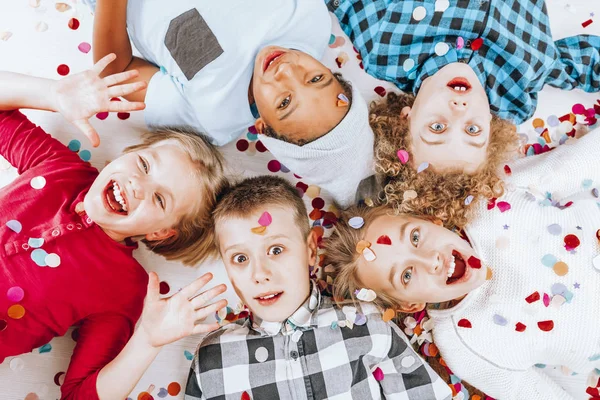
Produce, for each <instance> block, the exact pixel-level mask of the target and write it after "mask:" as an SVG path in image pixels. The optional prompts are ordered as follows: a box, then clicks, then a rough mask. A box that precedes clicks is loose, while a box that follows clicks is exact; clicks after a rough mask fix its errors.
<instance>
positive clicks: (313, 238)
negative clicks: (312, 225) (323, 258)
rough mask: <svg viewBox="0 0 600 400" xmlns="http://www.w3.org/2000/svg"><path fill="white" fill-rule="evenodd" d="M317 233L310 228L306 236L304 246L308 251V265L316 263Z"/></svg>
mask: <svg viewBox="0 0 600 400" xmlns="http://www.w3.org/2000/svg"><path fill="white" fill-rule="evenodd" d="M317 240H318V238H317V233H316V232H315V230H314V229H311V230H310V232H309V234H308V238H306V248H307V251H308V265H310V266H314V265H315V264H316V263H317Z"/></svg>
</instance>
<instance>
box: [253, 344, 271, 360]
mask: <svg viewBox="0 0 600 400" xmlns="http://www.w3.org/2000/svg"><path fill="white" fill-rule="evenodd" d="M254 358H256V361H258V362H259V363H263V362H265V361H267V359H268V358H269V350H267V349H266V347H263V346H261V347H259V348H258V349H256V351H255V352H254Z"/></svg>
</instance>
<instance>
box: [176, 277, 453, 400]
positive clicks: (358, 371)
mask: <svg viewBox="0 0 600 400" xmlns="http://www.w3.org/2000/svg"><path fill="white" fill-rule="evenodd" d="M378 369H379V370H380V371H377V370H378ZM374 371H376V372H375V373H374ZM380 372H381V374H380ZM381 377H383V379H381V380H378V379H376V378H381ZM244 393H246V394H244ZM382 398H385V399H398V400H408V399H418V400H435V399H450V398H451V391H450V389H449V387H448V386H447V385H446V383H445V382H443V381H442V379H441V378H440V377H439V376H438V375H437V374H436V373H435V372H433V370H432V369H431V368H430V367H429V365H428V364H426V363H425V362H424V361H423V360H422V359H421V358H420V357H419V356H418V355H417V354H416V353H415V352H414V350H413V349H412V347H411V346H410V345H409V344H408V342H407V340H406V338H405V336H404V334H403V333H402V332H401V331H400V329H399V328H398V327H397V326H396V325H394V324H393V323H392V322H384V321H383V320H382V319H381V313H380V312H379V310H378V309H377V308H376V307H375V306H374V305H372V304H370V303H360V304H359V305H358V306H357V307H354V306H345V307H338V306H337V305H335V303H333V302H332V300H331V299H330V298H328V297H324V296H321V295H320V293H319V291H318V290H317V286H316V285H315V284H314V283H313V289H312V293H311V296H310V297H309V298H308V299H307V300H306V302H305V303H304V304H303V305H302V306H301V307H300V308H299V309H298V310H297V311H296V312H294V314H293V315H292V316H291V317H290V318H288V319H287V320H286V321H285V322H283V323H273V322H265V321H259V320H258V318H254V319H252V317H249V318H246V319H243V320H240V321H236V323H233V324H230V325H227V326H224V327H222V328H221V329H219V330H218V331H216V332H213V333H212V334H210V335H208V336H207V337H206V338H205V339H204V340H203V341H202V343H200V345H199V347H198V350H197V351H196V355H195V357H194V360H193V362H192V367H191V370H190V375H189V377H188V382H187V387H186V391H185V399H186V400H199V399H222V400H225V399H232V400H240V399H254V400H275V399H315V400H316V399H360V400H368V399H382Z"/></svg>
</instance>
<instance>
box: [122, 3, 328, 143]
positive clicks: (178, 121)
mask: <svg viewBox="0 0 600 400" xmlns="http://www.w3.org/2000/svg"><path fill="white" fill-rule="evenodd" d="M127 29H128V31H129V36H130V38H131V40H132V42H133V44H134V45H135V47H136V48H137V49H138V50H139V51H140V53H141V55H142V56H143V58H145V59H146V60H148V61H150V62H152V63H153V64H155V65H157V66H159V67H160V68H161V72H159V73H157V74H155V75H154V76H153V77H152V79H151V80H150V83H149V85H148V90H147V93H146V112H145V117H146V124H147V125H149V126H171V127H172V126H180V127H181V126H188V127H191V128H193V129H195V130H197V131H199V132H204V133H206V134H207V135H208V136H209V137H210V138H211V139H212V141H213V143H215V144H216V145H223V144H226V143H228V142H230V141H232V140H234V139H236V138H237V137H238V136H239V135H240V134H242V133H244V132H245V131H246V130H247V128H248V127H249V126H251V125H253V124H254V121H255V119H254V117H253V116H252V113H251V111H250V107H249V105H248V86H249V84H250V79H251V77H252V71H253V67H254V59H255V56H256V54H257V53H258V51H259V50H260V49H262V48H263V47H265V46H268V45H277V46H281V47H287V48H293V49H297V50H301V51H303V52H305V53H308V54H309V55H311V56H313V57H314V58H316V59H320V58H321V56H322V55H323V52H324V51H325V48H326V46H327V43H328V41H329V36H330V34H331V18H330V17H329V13H328V11H327V8H326V6H325V3H324V2H323V1H322V0H286V1H281V0H253V1H247V0H228V1H218V0H217V1H212V0H211V1H208V0H175V1H170V2H165V1H164V0H129V1H128V5H127Z"/></svg>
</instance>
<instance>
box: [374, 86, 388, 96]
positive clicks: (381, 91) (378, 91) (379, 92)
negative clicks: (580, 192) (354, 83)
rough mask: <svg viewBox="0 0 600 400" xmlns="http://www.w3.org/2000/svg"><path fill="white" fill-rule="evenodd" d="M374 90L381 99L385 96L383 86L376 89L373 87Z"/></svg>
mask: <svg viewBox="0 0 600 400" xmlns="http://www.w3.org/2000/svg"><path fill="white" fill-rule="evenodd" d="M374 90H375V93H377V94H378V95H380V96H381V97H383V96H385V94H386V91H385V88H384V87H383V86H377V87H375V89H374Z"/></svg>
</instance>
